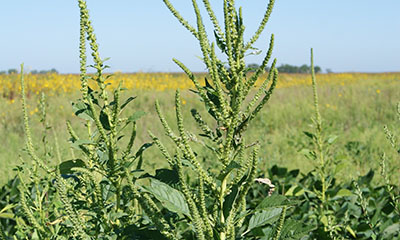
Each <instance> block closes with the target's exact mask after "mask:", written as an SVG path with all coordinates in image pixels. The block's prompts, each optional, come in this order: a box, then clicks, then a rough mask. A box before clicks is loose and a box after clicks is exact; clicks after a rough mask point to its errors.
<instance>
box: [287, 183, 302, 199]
mask: <svg viewBox="0 0 400 240" xmlns="http://www.w3.org/2000/svg"><path fill="white" fill-rule="evenodd" d="M304 192H305V191H304V189H303V188H302V187H299V186H297V185H293V186H292V187H290V188H289V190H287V191H286V193H285V196H296V197H298V196H301V195H303V194H304Z"/></svg>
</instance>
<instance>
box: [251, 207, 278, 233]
mask: <svg viewBox="0 0 400 240" xmlns="http://www.w3.org/2000/svg"><path fill="white" fill-rule="evenodd" d="M281 212H282V208H271V209H269V210H263V211H260V212H256V213H255V214H254V215H253V216H252V217H251V218H250V221H249V226H248V228H247V231H246V232H249V231H251V230H252V229H254V228H257V227H261V226H264V225H266V224H269V223H273V222H274V221H276V220H278V218H279V216H280V214H281Z"/></svg>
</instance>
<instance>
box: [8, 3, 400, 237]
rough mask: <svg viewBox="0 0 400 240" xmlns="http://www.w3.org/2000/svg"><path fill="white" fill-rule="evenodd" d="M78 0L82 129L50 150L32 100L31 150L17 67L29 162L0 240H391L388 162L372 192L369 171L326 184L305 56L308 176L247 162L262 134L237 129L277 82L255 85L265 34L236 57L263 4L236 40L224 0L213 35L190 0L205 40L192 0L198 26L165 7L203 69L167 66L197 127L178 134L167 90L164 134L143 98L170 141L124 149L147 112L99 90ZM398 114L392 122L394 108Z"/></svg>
mask: <svg viewBox="0 0 400 240" xmlns="http://www.w3.org/2000/svg"><path fill="white" fill-rule="evenodd" d="M78 3H79V8H80V20H81V21H80V27H81V28H80V60H81V61H80V75H79V78H80V82H79V83H80V92H81V96H80V98H79V99H77V100H75V101H74V102H73V103H72V108H73V110H74V115H75V116H76V117H78V118H80V123H81V126H83V127H81V129H80V130H78V131H76V127H75V126H73V125H72V124H71V122H69V121H67V124H66V125H67V129H68V133H69V135H70V136H69V146H70V150H71V153H70V154H62V153H61V151H60V146H59V142H58V133H57V132H56V131H55V130H54V128H53V126H52V125H51V121H49V118H48V112H49V111H48V107H49V105H48V102H47V100H46V96H45V95H44V94H43V93H42V94H41V97H40V100H39V103H38V107H37V110H36V112H37V114H38V115H39V116H40V118H39V121H40V125H41V127H42V129H43V130H42V138H41V143H39V142H36V141H34V140H33V136H32V131H31V125H30V122H29V115H31V114H29V111H28V106H27V97H28V95H29V92H28V91H26V86H25V80H24V69H23V65H22V66H21V71H20V72H21V76H20V80H21V93H22V96H21V100H22V109H23V125H24V133H25V141H26V144H25V149H24V155H22V156H21V158H26V157H28V158H29V159H30V160H31V161H30V163H29V161H23V163H22V164H20V165H19V166H18V167H16V169H15V171H16V172H17V176H16V177H15V178H14V179H12V180H10V181H9V182H8V183H7V184H5V185H4V186H3V187H2V188H1V189H0V239H218V240H225V239H349V238H356V239H396V238H399V237H400V236H399V235H400V224H399V222H400V213H399V212H400V210H399V209H400V207H399V198H398V194H399V188H398V187H397V186H396V185H394V184H392V179H391V175H390V171H388V168H387V165H388V164H392V163H393V161H390V162H389V161H387V158H386V155H382V158H381V160H382V164H381V165H382V168H381V169H382V177H383V179H384V185H383V186H376V185H374V184H373V182H372V180H373V177H374V171H373V170H371V171H370V172H368V174H366V175H364V176H361V177H358V178H356V179H354V180H352V181H350V182H348V181H338V180H337V176H338V174H339V173H340V172H341V170H343V169H344V167H345V165H343V164H342V162H341V160H342V159H343V156H341V155H340V154H339V153H337V152H336V151H335V150H336V149H337V148H335V146H334V145H335V144H337V143H336V139H337V136H335V135H332V134H328V133H329V131H332V129H329V128H328V127H326V126H329V124H327V123H325V122H324V121H323V118H322V116H321V113H320V103H319V99H318V94H317V82H316V78H315V70H314V63H313V53H312V52H311V68H309V69H308V70H307V71H310V72H311V76H312V83H311V85H312V88H313V89H312V90H313V97H314V102H313V103H314V104H313V107H314V118H313V124H312V125H311V129H308V130H307V131H304V134H305V135H306V136H307V139H308V140H309V141H308V143H307V144H304V145H302V144H300V145H302V147H304V148H303V149H302V150H301V152H300V153H301V154H304V155H305V157H307V158H308V159H309V160H310V161H311V163H312V164H313V165H314V169H313V170H312V171H310V172H308V173H306V174H303V173H300V171H299V170H291V171H289V170H288V169H286V168H282V167H278V166H273V167H271V168H268V169H267V172H263V171H262V170H261V168H260V167H259V166H260V165H259V162H260V156H259V154H258V153H259V150H260V141H262V138H261V137H260V138H258V139H257V137H256V136H254V135H251V134H248V133H249V131H248V129H250V128H251V127H252V126H253V125H254V124H255V121H254V119H255V118H256V117H258V118H259V117H260V115H261V110H262V109H263V108H264V106H265V104H266V103H267V102H268V101H269V100H270V97H271V94H272V92H273V90H274V89H275V87H276V86H277V81H278V70H277V68H276V66H275V65H276V61H274V62H273V63H272V66H271V67H270V68H269V73H268V74H267V75H266V76H267V77H266V78H264V79H263V80H262V81H261V83H259V84H257V81H258V79H259V78H262V77H261V76H263V74H264V71H265V69H266V67H267V64H268V62H269V59H270V57H271V53H272V48H273V36H272V37H271V41H270V47H269V50H268V51H267V53H266V56H265V58H264V60H263V62H262V64H261V65H260V66H258V68H257V69H256V70H255V71H253V70H254V69H251V68H248V67H246V65H245V55H246V52H247V51H248V50H251V49H253V48H252V45H253V43H254V42H255V41H256V40H257V39H258V38H259V36H260V34H261V32H262V31H263V29H264V28H265V25H266V23H267V22H268V19H269V16H270V14H271V10H272V7H273V5H274V1H273V0H270V2H269V5H268V8H267V10H266V13H265V15H264V18H263V20H262V22H261V24H260V26H259V28H258V30H257V31H256V33H255V34H254V35H253V37H251V38H250V40H249V41H248V42H245V41H244V39H243V35H244V29H245V28H244V25H243V19H242V14H241V12H242V11H241V8H239V9H236V7H235V3H234V1H228V0H225V1H224V28H222V27H221V26H220V25H219V22H218V20H217V19H216V17H215V13H214V12H213V10H212V7H211V6H210V3H209V2H208V0H203V3H204V7H205V9H206V11H207V13H208V15H209V17H210V20H211V22H212V24H213V26H214V36H215V39H216V42H215V43H210V41H209V40H208V38H207V33H206V30H205V27H204V25H203V19H202V17H201V15H200V9H199V6H198V4H197V2H196V1H195V0H193V1H192V3H193V7H194V10H195V14H196V20H197V28H194V27H192V26H191V25H190V24H189V23H188V22H187V21H186V20H184V19H183V18H182V17H181V15H180V14H179V12H178V11H177V10H176V9H175V8H174V7H173V6H172V5H171V3H170V2H169V1H168V0H164V3H165V4H166V6H167V7H168V8H169V10H170V11H171V12H172V14H173V15H174V16H175V17H176V18H177V19H178V20H179V21H180V23H181V24H182V25H183V26H184V27H185V28H187V29H188V30H189V31H190V32H191V33H192V34H193V35H194V37H195V38H196V39H197V40H198V41H199V43H200V47H201V50H202V53H203V56H202V60H203V61H204V63H205V65H206V67H207V70H208V72H207V73H206V74H203V75H200V76H199V75H195V74H193V73H192V72H190V70H189V69H188V68H187V67H185V65H184V64H183V63H181V62H179V61H178V60H175V59H174V61H175V62H176V63H177V64H178V65H179V66H180V67H181V68H182V70H184V72H185V73H186V75H187V76H188V77H189V79H190V80H191V82H192V83H191V84H192V85H191V86H192V87H194V89H192V90H191V91H192V93H194V94H195V95H196V96H197V99H196V100H200V101H198V102H200V103H198V104H197V105H194V107H195V108H192V109H191V111H190V113H191V115H192V117H193V120H194V122H195V123H196V125H197V127H198V130H197V131H200V133H199V134H195V133H192V132H191V129H189V128H188V127H187V125H189V124H187V123H188V121H187V120H186V117H184V116H187V115H188V114H186V113H185V108H184V107H183V106H184V105H185V104H184V102H183V100H182V97H181V93H180V91H179V90H177V91H176V93H175V104H174V106H175V108H174V112H175V118H176V125H177V126H176V127H175V128H174V127H171V126H170V125H169V122H170V121H171V119H170V118H168V117H167V116H166V115H164V114H163V112H162V110H163V109H165V108H162V105H161V104H160V103H159V102H156V112H157V115H158V118H159V120H160V121H161V125H162V128H163V130H164V133H165V135H166V137H167V138H169V139H170V140H171V142H170V143H168V142H166V141H164V139H163V137H162V136H156V135H154V134H153V133H151V132H149V135H150V137H151V139H152V142H144V143H143V142H141V143H140V144H139V145H138V144H137V143H135V141H136V136H137V125H138V124H137V122H138V121H139V120H140V119H141V118H142V117H143V116H144V115H145V114H146V113H145V112H144V111H135V112H133V113H130V114H127V113H125V111H126V110H127V109H129V108H128V107H127V106H128V105H129V104H130V103H132V102H135V101H137V99H136V97H133V96H131V97H128V98H126V99H125V100H122V92H123V90H124V89H123V88H122V83H119V84H118V85H116V86H115V88H114V89H113V91H110V86H109V85H110V84H109V83H110V79H111V78H112V77H113V76H112V75H106V74H104V73H103V71H104V70H105V69H106V68H107V65H105V60H104V59H102V58H101V57H100V54H99V46H98V44H97V41H96V36H95V34H94V30H93V27H92V24H91V22H90V18H89V12H88V10H87V7H86V2H85V1H84V0H78ZM222 29H224V30H222ZM87 43H89V46H90V49H91V56H92V57H93V60H94V64H93V65H92V66H91V67H92V68H93V69H94V70H95V74H90V75H89V74H87V66H86V65H87V61H86V59H87V57H86V52H87V49H86V46H87ZM215 47H218V48H219V49H220V50H221V51H222V53H223V54H224V55H225V56H226V59H227V63H225V62H224V61H223V60H220V59H218V58H217V57H216V55H217V54H216V52H215ZM252 71H253V72H252ZM199 78H203V79H204V80H199ZM110 94H111V95H112V96H111V97H110V96H109V95H110ZM377 94H379V93H378V92H377ZM6 97H8V96H6ZM11 100H13V98H11ZM134 100H135V101H134ZM124 110H125V111H124ZM167 113H170V114H171V113H172V111H168V112H167ZM204 113H205V114H204ZM398 115H399V119H400V105H399V107H398ZM263 121H266V119H263ZM176 131H177V132H178V133H175V132H176ZM385 133H386V136H387V138H388V140H389V143H390V145H391V146H392V147H393V149H394V150H395V154H394V155H395V156H396V154H397V152H398V146H397V140H396V138H395V136H394V133H393V132H392V131H390V130H389V127H385ZM39 144H40V145H41V147H40V148H39V147H38V145H39ZM135 144H136V145H135ZM137 145H138V147H135V146H137ZM153 145H155V146H156V147H157V148H158V150H159V151H160V152H161V155H162V156H163V157H164V160H165V161H166V162H167V164H166V165H167V167H165V168H164V167H159V166H157V167H156V169H154V171H147V169H145V168H144V164H146V163H147V162H149V161H147V158H146V157H145V155H144V153H145V152H147V151H148V149H149V148H151V147H152V146H153ZM343 148H345V149H347V150H348V151H349V152H350V151H353V152H354V154H356V155H359V154H361V152H362V151H364V148H363V145H362V143H360V142H358V141H349V142H348V144H346V147H344V146H343ZM153 149H154V147H153ZM390 156H392V155H390ZM397 157H398V156H397ZM155 164H158V162H156V163H155Z"/></svg>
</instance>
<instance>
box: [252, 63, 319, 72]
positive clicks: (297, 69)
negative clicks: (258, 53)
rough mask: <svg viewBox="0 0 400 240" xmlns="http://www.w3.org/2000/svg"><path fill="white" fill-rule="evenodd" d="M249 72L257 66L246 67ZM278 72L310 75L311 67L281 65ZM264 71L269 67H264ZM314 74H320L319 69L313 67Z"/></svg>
mask: <svg viewBox="0 0 400 240" xmlns="http://www.w3.org/2000/svg"><path fill="white" fill-rule="evenodd" d="M247 67H248V68H249V70H250V71H255V70H256V69H257V68H258V67H259V65H258V64H255V63H252V64H249V65H248V66H247ZM277 69H278V71H279V72H281V73H311V66H308V65H307V64H303V65H301V66H294V65H290V64H281V65H280V66H279V67H277ZM265 70H266V71H269V67H266V69H265ZM314 70H315V73H320V72H321V71H322V69H321V67H319V66H314Z"/></svg>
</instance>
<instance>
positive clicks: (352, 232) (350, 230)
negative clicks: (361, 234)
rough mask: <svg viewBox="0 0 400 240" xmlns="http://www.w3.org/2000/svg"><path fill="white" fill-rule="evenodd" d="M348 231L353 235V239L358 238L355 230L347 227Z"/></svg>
mask: <svg viewBox="0 0 400 240" xmlns="http://www.w3.org/2000/svg"><path fill="white" fill-rule="evenodd" d="M346 230H347V231H348V232H349V233H350V235H351V236H352V237H353V238H357V235H356V233H355V232H354V230H353V229H352V228H351V227H350V226H347V227H346Z"/></svg>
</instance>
